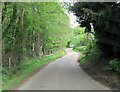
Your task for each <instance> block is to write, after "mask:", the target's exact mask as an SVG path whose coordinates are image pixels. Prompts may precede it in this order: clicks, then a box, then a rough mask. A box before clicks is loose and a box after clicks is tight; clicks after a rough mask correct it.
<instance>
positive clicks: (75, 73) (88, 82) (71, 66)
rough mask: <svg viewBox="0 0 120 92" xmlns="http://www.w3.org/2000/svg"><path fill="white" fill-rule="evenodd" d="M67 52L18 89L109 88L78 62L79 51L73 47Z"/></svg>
mask: <svg viewBox="0 0 120 92" xmlns="http://www.w3.org/2000/svg"><path fill="white" fill-rule="evenodd" d="M66 52H67V54H66V55H65V56H63V57H62V58H58V59H56V60H55V61H53V62H51V63H49V64H48V65H47V66H46V67H45V68H43V69H42V70H41V71H39V72H38V73H37V74H35V75H34V76H33V77H31V78H29V80H28V81H26V82H25V83H24V84H22V85H21V86H20V87H19V88H18V90H109V88H107V87H105V86H103V85H102V84H100V83H99V82H97V81H95V80H93V79H92V78H91V77H90V76H89V75H87V74H86V73H85V72H84V71H83V70H82V68H81V67H80V66H79V64H78V62H77V60H78V57H79V54H78V53H77V52H74V51H72V49H71V48H68V49H66Z"/></svg>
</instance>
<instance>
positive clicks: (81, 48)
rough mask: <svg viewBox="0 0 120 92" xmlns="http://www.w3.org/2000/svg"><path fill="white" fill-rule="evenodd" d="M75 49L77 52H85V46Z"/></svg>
mask: <svg viewBox="0 0 120 92" xmlns="http://www.w3.org/2000/svg"><path fill="white" fill-rule="evenodd" d="M75 49H77V50H78V51H85V50H86V46H79V47H75Z"/></svg>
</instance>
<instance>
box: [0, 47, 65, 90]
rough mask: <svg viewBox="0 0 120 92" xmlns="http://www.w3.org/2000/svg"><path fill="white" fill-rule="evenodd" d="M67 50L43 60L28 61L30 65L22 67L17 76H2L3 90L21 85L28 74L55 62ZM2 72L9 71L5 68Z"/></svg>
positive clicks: (45, 57)
mask: <svg viewBox="0 0 120 92" xmlns="http://www.w3.org/2000/svg"><path fill="white" fill-rule="evenodd" d="M64 50H65V49H63V50H60V51H59V52H56V53H54V54H51V55H47V56H44V57H42V58H36V59H27V60H28V63H27V64H26V65H23V66H21V69H20V70H19V71H18V72H17V73H16V74H5V73H3V74H2V82H3V83H2V89H3V90H9V89H10V88H11V87H12V86H14V85H16V84H17V83H19V82H20V81H21V80H22V79H24V78H25V77H26V76H27V75H28V74H30V73H31V72H32V71H34V70H35V69H36V68H38V67H40V66H41V65H43V64H45V63H46V62H47V61H49V60H54V59H56V58H58V57H60V56H63V55H65V52H64ZM2 71H4V72H5V71H7V69H5V68H3V70H2Z"/></svg>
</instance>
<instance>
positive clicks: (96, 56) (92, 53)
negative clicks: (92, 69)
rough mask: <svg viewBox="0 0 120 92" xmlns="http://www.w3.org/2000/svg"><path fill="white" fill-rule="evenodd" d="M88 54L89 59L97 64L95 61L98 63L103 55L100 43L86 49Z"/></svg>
mask: <svg viewBox="0 0 120 92" xmlns="http://www.w3.org/2000/svg"><path fill="white" fill-rule="evenodd" d="M86 55H87V59H88V61H90V62H91V63H93V64H95V63H98V61H99V60H100V58H101V57H102V56H103V53H102V51H101V50H100V49H99V46H98V45H93V46H92V47H91V48H89V49H87V50H86Z"/></svg>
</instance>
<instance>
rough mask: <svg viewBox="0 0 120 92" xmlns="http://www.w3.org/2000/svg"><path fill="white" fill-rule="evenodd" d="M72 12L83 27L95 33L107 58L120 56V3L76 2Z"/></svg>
mask: <svg viewBox="0 0 120 92" xmlns="http://www.w3.org/2000/svg"><path fill="white" fill-rule="evenodd" d="M70 10H72V11H73V12H74V14H75V15H76V16H77V17H78V22H79V23H80V25H81V27H86V29H85V31H86V32H89V33H92V32H91V24H92V25H93V28H94V31H95V39H96V43H97V44H98V45H99V47H100V48H101V50H102V52H103V53H104V55H105V56H106V57H109V58H111V57H117V58H119V56H120V3H117V2H109V3H108V2H89V3H87V2H76V3H75V4H74V5H73V6H71V7H70Z"/></svg>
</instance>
